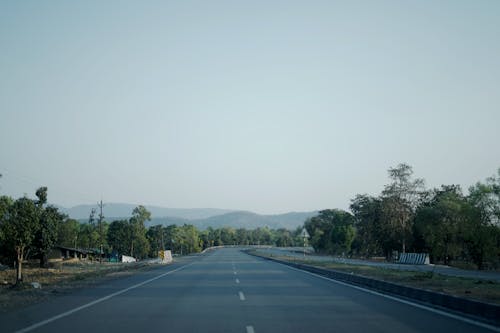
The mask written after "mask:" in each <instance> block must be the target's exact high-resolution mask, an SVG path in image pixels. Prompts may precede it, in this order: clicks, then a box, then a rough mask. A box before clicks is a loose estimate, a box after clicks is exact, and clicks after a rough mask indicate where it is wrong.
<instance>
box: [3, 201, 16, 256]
mask: <svg viewBox="0 0 500 333" xmlns="http://www.w3.org/2000/svg"><path fill="white" fill-rule="evenodd" d="M13 204H14V200H12V198H11V197H8V196H0V262H3V263H7V262H9V263H11V262H12V261H13V260H14V258H15V251H14V248H13V247H12V246H11V244H8V239H7V235H6V234H5V230H4V228H6V226H5V224H6V223H8V221H9V218H10V213H11V210H12V205H13Z"/></svg>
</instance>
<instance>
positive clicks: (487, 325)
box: [274, 261, 500, 332]
mask: <svg viewBox="0 0 500 333" xmlns="http://www.w3.org/2000/svg"><path fill="white" fill-rule="evenodd" d="M274 262H275V263H277V264H279V265H282V266H285V267H287V268H289V269H291V270H294V271H297V272H302V273H306V274H309V275H312V276H315V277H318V278H321V279H324V280H328V281H331V282H335V283H337V284H341V285H343V286H346V287H351V288H354V289H357V290H361V291H364V292H366V293H369V294H373V295H377V296H382V297H385V298H388V299H391V300H393V301H396V302H400V303H404V304H407V305H411V306H414V307H416V308H419V309H423V310H427V311H429V312H434V313H437V314H440V315H442V316H445V317H449V318H453V319H456V320H460V321H463V322H466V323H468V324H471V325H475V326H479V327H482V328H486V329H489V330H492V331H494V332H500V327H496V326H493V325H489V324H486V323H482V322H479V321H475V320H473V319H469V318H466V317H460V316H459V315H456V314H453V313H449V312H445V311H442V310H439V309H435V308H431V307H429V306H425V305H422V304H418V303H413V302H411V301H407V300H405V299H402V298H397V297H394V296H390V295H386V294H382V293H379V292H377V291H374V290H371V289H366V288H363V287H360V286H356V285H353V284H349V283H345V282H342V281H338V280H335V279H331V278H329V277H326V276H322V275H319V274H315V273H312V272H308V271H305V270H302V269H298V268H295V267H292V266H288V265H286V264H282V263H279V262H276V261H274Z"/></svg>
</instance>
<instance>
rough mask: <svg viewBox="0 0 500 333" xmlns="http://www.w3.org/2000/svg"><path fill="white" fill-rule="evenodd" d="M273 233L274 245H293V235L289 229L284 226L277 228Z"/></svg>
mask: <svg viewBox="0 0 500 333" xmlns="http://www.w3.org/2000/svg"><path fill="white" fill-rule="evenodd" d="M275 234H276V236H275V237H274V238H275V240H276V246H279V247H287V246H292V245H293V237H292V233H291V232H290V230H287V229H284V228H282V229H278V230H276V231H275Z"/></svg>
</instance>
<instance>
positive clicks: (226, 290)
mask: <svg viewBox="0 0 500 333" xmlns="http://www.w3.org/2000/svg"><path fill="white" fill-rule="evenodd" d="M0 322H1V323H2V331H3V332H11V331H14V332H16V331H17V332H64V331H69V330H71V331H72V332H73V333H77V332H90V331H93V332H137V331H141V330H144V329H145V328H147V329H148V330H160V329H161V330H163V331H168V332H427V333H430V332H489V331H498V329H497V328H495V327H491V326H488V325H485V324H481V323H477V322H474V321H471V320H469V319H465V318H462V317H460V316H456V315H453V314H448V313H445V312H441V311H437V310H434V309H430V308H427V307H425V306H422V305H417V304H413V303H411V302H408V301H404V300H398V299H395V298H392V297H387V296H383V295H380V294H377V293H374V292H370V291H367V290H364V289H361V288H358V287H352V286H348V285H345V284H342V283H338V282H335V281H333V280H329V279H326V278H321V277H319V276H315V275H312V274H310V273H307V272H304V271H298V270H295V269H293V268H290V267H286V266H283V265H280V264H277V263H274V262H269V261H266V260H263V259H260V258H255V257H251V256H249V255H247V254H245V253H243V252H241V251H240V249H238V248H223V249H217V250H213V251H209V252H207V253H206V254H204V255H200V256H196V257H191V258H189V259H186V260H183V261H179V262H176V263H174V264H173V265H169V266H165V267H162V268H160V269H157V270H151V271H147V272H140V273H138V274H137V275H134V276H132V277H127V278H124V279H117V280H113V281H109V282H108V283H106V284H104V285H100V286H96V287H93V288H88V289H83V290H80V291H78V292H75V293H73V294H71V295H66V296H63V297H60V298H57V299H54V300H52V301H50V302H47V303H41V304H37V305H33V306H31V307H28V308H25V309H22V310H18V311H15V312H10V313H6V314H2V315H1V316H0Z"/></svg>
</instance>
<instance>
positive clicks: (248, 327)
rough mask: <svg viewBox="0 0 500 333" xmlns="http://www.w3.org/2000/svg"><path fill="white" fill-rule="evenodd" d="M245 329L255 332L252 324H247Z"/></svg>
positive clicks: (248, 332) (250, 332) (251, 332)
mask: <svg viewBox="0 0 500 333" xmlns="http://www.w3.org/2000/svg"><path fill="white" fill-rule="evenodd" d="M246 329H247V333H255V330H254V329H253V326H247V327H246Z"/></svg>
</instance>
